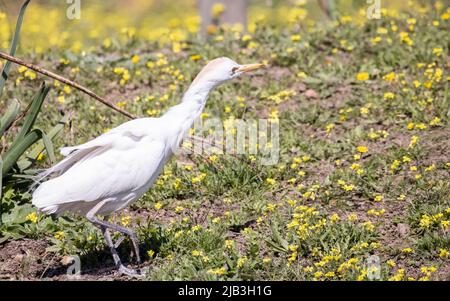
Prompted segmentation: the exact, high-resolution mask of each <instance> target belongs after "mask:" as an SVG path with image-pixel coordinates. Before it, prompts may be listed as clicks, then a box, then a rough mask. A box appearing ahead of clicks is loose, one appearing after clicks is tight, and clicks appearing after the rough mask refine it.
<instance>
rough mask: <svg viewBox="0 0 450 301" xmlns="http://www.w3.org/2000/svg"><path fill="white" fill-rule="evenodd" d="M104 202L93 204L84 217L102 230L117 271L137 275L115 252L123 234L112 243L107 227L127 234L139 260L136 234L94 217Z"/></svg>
mask: <svg viewBox="0 0 450 301" xmlns="http://www.w3.org/2000/svg"><path fill="white" fill-rule="evenodd" d="M104 204H105V201H102V202H100V203H98V204H97V205H95V206H94V208H92V209H91V210H90V211H89V212H88V213H87V214H86V218H87V219H88V220H89V221H90V222H91V223H93V224H94V225H96V226H97V227H99V228H100V229H101V230H102V232H103V236H104V237H105V240H106V244H107V245H108V247H109V248H110V250H111V254H112V256H113V259H114V264H115V265H116V267H117V268H118V269H119V272H120V273H122V274H125V275H129V276H138V275H139V273H138V272H137V271H135V270H132V269H129V268H126V267H125V266H124V265H123V264H122V262H121V261H120V258H119V255H118V254H117V250H116V248H117V247H118V246H119V245H120V243H121V242H122V241H123V239H124V236H122V237H120V238H119V240H118V241H117V242H116V244H114V243H113V241H112V239H111V234H110V232H109V229H112V230H115V231H118V232H120V233H123V234H125V235H128V236H129V237H130V239H131V241H132V243H133V248H134V251H135V253H136V259H137V260H138V261H139V262H140V260H141V258H140V255H139V244H138V240H137V237H136V234H134V232H133V231H131V230H129V229H126V228H123V227H121V226H118V225H114V224H111V223H108V222H105V221H102V220H99V219H98V218H96V217H95V214H96V213H97V212H98V211H99V210H100V208H101V207H102V206H103V205H104Z"/></svg>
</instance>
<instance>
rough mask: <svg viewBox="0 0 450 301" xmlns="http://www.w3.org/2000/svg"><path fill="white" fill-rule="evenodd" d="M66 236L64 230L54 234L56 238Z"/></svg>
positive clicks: (59, 238)
mask: <svg viewBox="0 0 450 301" xmlns="http://www.w3.org/2000/svg"><path fill="white" fill-rule="evenodd" d="M64 236H65V234H64V232H63V231H58V232H56V233H55V235H54V237H55V238H56V239H58V240H61V239H63V238H64Z"/></svg>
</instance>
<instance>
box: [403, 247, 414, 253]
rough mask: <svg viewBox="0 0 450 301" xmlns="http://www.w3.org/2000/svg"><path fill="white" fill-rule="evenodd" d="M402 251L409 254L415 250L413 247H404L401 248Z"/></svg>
mask: <svg viewBox="0 0 450 301" xmlns="http://www.w3.org/2000/svg"><path fill="white" fill-rule="evenodd" d="M401 252H402V253H405V254H408V253H412V252H414V251H413V249H411V248H404V249H402V250H401Z"/></svg>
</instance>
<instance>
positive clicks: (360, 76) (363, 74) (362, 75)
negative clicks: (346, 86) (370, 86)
mask: <svg viewBox="0 0 450 301" xmlns="http://www.w3.org/2000/svg"><path fill="white" fill-rule="evenodd" d="M368 79H369V73H367V72H360V73H358V74H356V80H358V81H366V80H368Z"/></svg>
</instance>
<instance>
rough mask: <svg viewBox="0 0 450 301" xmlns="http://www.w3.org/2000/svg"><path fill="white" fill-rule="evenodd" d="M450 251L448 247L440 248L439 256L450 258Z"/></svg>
mask: <svg viewBox="0 0 450 301" xmlns="http://www.w3.org/2000/svg"><path fill="white" fill-rule="evenodd" d="M449 254H450V253H449V252H448V250H446V249H439V257H441V258H448V256H449Z"/></svg>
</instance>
